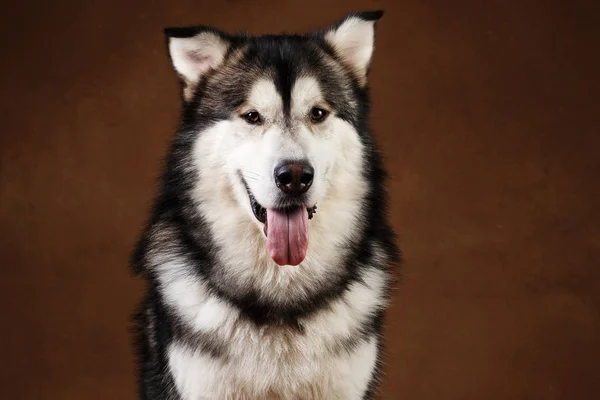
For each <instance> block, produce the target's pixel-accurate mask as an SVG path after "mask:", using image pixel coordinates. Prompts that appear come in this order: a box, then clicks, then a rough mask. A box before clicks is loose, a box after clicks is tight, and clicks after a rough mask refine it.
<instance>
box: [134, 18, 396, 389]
mask: <svg viewBox="0 0 600 400" xmlns="http://www.w3.org/2000/svg"><path fill="white" fill-rule="evenodd" d="M381 15H382V12H363V13H355V14H352V15H349V16H347V17H345V18H344V19H343V20H341V21H339V22H338V23H337V24H335V25H334V26H332V27H330V28H327V29H325V30H322V31H318V32H313V33H310V34H305V35H270V36H261V37H253V36H248V35H237V34H236V35H233V34H226V33H223V32H220V31H218V30H215V29H213V28H209V27H203V26H201V27H192V28H170V29H166V36H167V43H168V49H169V54H170V58H171V61H172V64H173V67H174V69H175V70H176V72H177V74H178V75H179V77H180V79H181V84H182V91H181V94H182V95H181V100H182V118H181V123H180V125H179V127H178V129H177V132H176V135H175V137H174V139H173V142H172V146H171V149H170V151H169V155H168V159H167V162H166V166H165V171H164V174H163V176H162V178H161V185H160V189H159V193H158V195H157V198H156V201H155V204H154V207H153V210H152V214H151V217H150V219H149V221H148V224H147V226H146V228H145V230H144V232H143V234H142V236H141V238H140V241H139V244H138V246H137V249H136V251H135V253H134V256H133V266H134V269H135V271H136V273H139V274H141V275H142V276H144V277H145V278H146V279H147V281H148V292H147V295H146V298H145V300H144V301H143V303H142V305H141V308H140V311H139V314H138V315H137V317H136V327H137V328H136V329H137V333H138V335H137V342H136V343H137V346H138V349H139V366H140V368H139V371H140V375H139V377H140V379H139V382H140V397H141V398H142V399H169V400H176V399H177V400H179V399H181V400H184V399H185V400H198V399H363V398H370V397H371V396H372V395H373V393H374V391H375V390H376V388H377V383H378V379H379V375H380V367H381V344H382V338H381V332H382V324H383V320H384V314H385V310H386V307H387V304H388V298H389V291H390V285H391V282H392V276H393V274H392V272H391V271H392V267H394V266H395V265H396V264H397V263H398V261H399V252H398V249H397V247H396V243H395V236H394V233H393V232H392V229H391V227H390V224H389V222H388V215H387V204H386V202H387V194H386V190H385V187H384V183H385V179H386V174H385V171H384V168H383V164H382V161H381V158H380V155H379V153H378V151H377V149H376V146H375V144H374V141H373V137H372V136H371V134H370V129H369V123H368V116H369V94H368V87H367V83H368V82H367V77H368V72H369V65H370V61H371V56H372V53H373V49H374V37H375V23H376V21H377V20H379V18H380V17H381ZM290 160H291V161H290ZM282 162H283V163H284V166H285V165H291V167H290V168H291V169H289V170H286V171H288V172H289V174H292V175H289V177H290V181H289V182H284V180H285V179H286V176H287V175H285V174H283V173H278V172H277V171H278V169H277V168H278V166H279V165H281V163H282ZM285 163H288V164H285ZM290 163H291V164H290ZM297 165H302V168H304V169H300V170H299V171H301V172H298V174H301V175H298V181H297V182H296V181H293V180H292V178H294V179H295V177H296V175H293V174H296V173H297V171H298V169H297V168H296V167H297ZM294 168H296V169H294ZM274 170H275V171H276V172H275V175H274V172H273V171H274ZM284 172H285V171H284ZM278 174H279V175H278ZM294 182H296V183H297V186H293V185H295V184H296V183H294ZM286 185H287V186H286ZM290 188H291V189H290ZM286 218H287V219H286ZM286 224H287V225H286ZM282 227H283V228H282ZM281 229H284V230H285V229H288V230H286V231H285V232H284V233H281V232H280V230H281ZM282 238H283V239H282ZM276 239H277V240H276ZM284 242H285V243H284ZM292 252H293V253H294V254H292Z"/></svg>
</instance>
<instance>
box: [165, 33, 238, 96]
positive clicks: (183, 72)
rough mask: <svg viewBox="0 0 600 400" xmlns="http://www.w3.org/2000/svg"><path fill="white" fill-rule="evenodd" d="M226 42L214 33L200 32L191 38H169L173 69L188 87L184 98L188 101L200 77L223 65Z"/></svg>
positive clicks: (227, 45)
mask: <svg viewBox="0 0 600 400" xmlns="http://www.w3.org/2000/svg"><path fill="white" fill-rule="evenodd" d="M228 47H229V44H228V42H226V41H225V40H224V39H222V38H221V37H220V36H218V35H217V34H215V33H212V32H202V33H199V34H198V35H196V36H194V37H191V38H170V39H169V53H170V55H171V60H172V62H173V67H174V68H175V70H176V71H177V73H178V74H179V75H180V76H181V77H182V78H183V79H184V80H185V82H186V83H187V85H188V87H187V88H186V90H185V91H184V96H185V98H186V99H189V98H190V97H191V95H192V93H193V88H194V86H195V85H196V83H197V82H198V81H199V80H200V77H201V76H202V75H203V74H205V73H206V72H208V71H209V70H211V69H215V68H217V67H218V66H219V65H221V64H222V63H223V60H224V57H225V53H226V52H227V48H228Z"/></svg>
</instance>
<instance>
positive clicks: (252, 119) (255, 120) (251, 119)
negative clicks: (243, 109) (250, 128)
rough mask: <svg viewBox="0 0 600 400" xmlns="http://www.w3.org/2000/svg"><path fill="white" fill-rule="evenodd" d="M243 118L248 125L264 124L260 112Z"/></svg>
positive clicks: (254, 112)
mask: <svg viewBox="0 0 600 400" xmlns="http://www.w3.org/2000/svg"><path fill="white" fill-rule="evenodd" d="M242 118H244V119H245V120H246V122H247V123H249V124H253V125H257V124H260V123H261V122H262V118H261V117H260V114H259V113H258V111H250V112H247V113H246V114H244V115H242Z"/></svg>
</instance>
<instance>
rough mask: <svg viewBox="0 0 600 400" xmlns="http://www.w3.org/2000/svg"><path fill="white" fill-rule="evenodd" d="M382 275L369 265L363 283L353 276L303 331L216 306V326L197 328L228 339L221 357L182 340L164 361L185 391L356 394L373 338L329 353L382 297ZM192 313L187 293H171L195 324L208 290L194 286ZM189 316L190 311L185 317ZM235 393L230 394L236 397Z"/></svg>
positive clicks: (199, 395) (197, 394)
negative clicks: (249, 318)
mask: <svg viewBox="0 0 600 400" xmlns="http://www.w3.org/2000/svg"><path fill="white" fill-rule="evenodd" d="M384 283H385V277H384V275H383V273H382V272H381V271H379V270H375V269H371V270H369V271H368V273H367V274H366V275H365V283H355V284H353V285H352V286H351V287H350V289H349V290H348V291H347V292H346V294H345V295H344V296H343V297H342V298H341V299H339V300H337V301H336V302H335V303H334V304H333V305H332V307H331V308H330V309H326V310H323V311H321V312H319V313H317V314H316V315H314V316H311V317H309V318H305V319H303V320H302V321H301V323H302V325H303V326H304V328H305V331H304V333H299V332H291V331H286V332H283V331H282V330H281V328H262V329H261V328H258V327H257V326H256V325H254V324H253V323H252V322H250V321H247V320H243V319H240V318H239V314H238V313H237V311H236V310H235V309H234V308H233V307H231V306H225V307H223V308H221V309H219V312H221V313H222V314H223V315H222V316H221V317H220V318H219V320H220V321H222V323H221V324H219V326H213V327H208V326H207V327H206V328H205V329H198V330H199V331H201V332H205V333H210V334H211V335H213V336H216V337H218V338H219V339H221V340H223V341H224V342H226V343H227V346H228V349H229V352H228V358H227V359H226V360H222V361H221V360H216V359H213V358H211V357H210V356H208V355H206V354H204V353H201V352H200V351H198V350H197V349H190V348H188V347H186V346H184V345H181V344H177V343H176V344H173V345H172V346H171V347H170V349H169V367H170V369H171V372H172V373H173V375H174V376H175V378H176V386H177V390H178V392H179V393H180V394H181V395H182V396H183V398H184V399H186V400H187V399H189V400H192V399H194V400H195V399H204V398H207V399H214V398H219V399H226V398H236V399H255V398H268V396H277V397H276V398H290V399H291V398H304V399H313V398H314V399H317V398H319V399H321V398H322V399H335V398H340V399H359V398H360V395H361V394H362V393H364V391H365V388H366V386H367V384H368V381H369V378H370V374H371V371H372V368H373V365H374V363H375V361H376V344H377V343H376V339H375V338H371V339H370V340H369V341H368V342H361V343H359V344H358V345H357V346H356V347H355V348H354V350H353V351H352V352H350V353H348V352H346V351H344V350H342V351H341V352H339V353H332V349H335V348H336V344H337V343H339V342H341V341H343V340H344V339H347V338H349V337H351V336H352V335H356V333H357V332H356V330H357V329H358V328H359V327H360V325H361V323H363V322H365V320H366V319H367V318H368V317H369V316H370V314H371V313H372V312H375V311H376V310H378V309H380V308H381V307H383V306H384V305H385V300H384V299H383V298H382V297H381V296H380V293H381V289H382V285H383V284H384ZM194 293H198V294H196V295H194V297H195V298H196V301H197V303H196V313H189V311H191V310H190V309H189V304H190V302H189V294H185V295H184V294H183V293H181V292H179V293H178V294H177V295H175V297H177V296H181V298H180V299H179V300H180V302H181V306H183V305H184V304H185V307H181V310H183V311H181V314H180V316H181V317H182V318H184V320H185V321H186V322H188V323H189V324H190V325H195V326H196V327H198V325H197V324H196V322H197V319H196V318H195V315H198V314H200V313H201V312H203V311H204V310H205V309H206V305H207V304H208V303H209V302H210V301H211V300H210V297H209V298H208V299H206V300H205V301H204V302H203V301H202V300H200V298H201V297H202V294H201V293H202V291H199V292H194ZM190 317H191V319H188V318H190ZM234 394H235V397H234Z"/></svg>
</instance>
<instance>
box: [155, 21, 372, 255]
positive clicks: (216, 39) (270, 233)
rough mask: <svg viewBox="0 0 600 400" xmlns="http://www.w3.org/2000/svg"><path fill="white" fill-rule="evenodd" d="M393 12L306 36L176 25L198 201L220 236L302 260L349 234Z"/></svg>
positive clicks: (176, 57)
mask: <svg viewBox="0 0 600 400" xmlns="http://www.w3.org/2000/svg"><path fill="white" fill-rule="evenodd" d="M381 16H382V12H364V13H355V14H352V15H349V16H347V17H346V18H344V19H343V20H341V21H340V22H338V23H337V24H336V25H334V26H333V27H331V28H329V29H326V30H324V31H319V32H314V33H310V34H306V35H270V36H261V37H252V36H247V35H232V34H226V33H223V32H220V31H218V30H215V29H212V28H208V27H193V28H169V29H167V30H166V35H167V39H168V49H169V53H170V57H171V61H172V64H173V66H174V68H175V70H176V71H177V73H178V75H179V77H180V78H181V82H182V99H183V104H184V118H183V124H182V127H181V129H180V133H179V134H180V135H181V137H183V138H185V139H182V141H183V142H185V141H187V142H188V143H189V144H190V154H191V156H189V157H188V158H187V160H186V163H185V168H186V169H187V170H188V171H194V173H195V176H194V177H193V178H192V179H193V180H194V184H193V190H192V191H191V192H192V195H191V198H192V200H193V202H194V203H195V205H196V206H197V207H198V208H199V210H200V213H201V215H202V217H203V218H204V220H206V221H208V222H209V225H210V226H211V229H212V232H211V233H212V237H214V238H215V239H216V240H217V242H218V244H220V245H223V246H228V245H226V243H232V242H233V243H235V244H236V246H237V247H235V248H231V249H230V250H231V251H234V252H235V251H237V252H239V253H240V254H242V256H245V255H243V253H244V252H250V253H252V254H255V255H257V256H256V257H258V258H261V257H263V254H266V255H267V259H268V256H270V257H271V258H272V260H273V261H274V262H275V263H277V264H279V265H298V264H301V263H302V262H303V261H304V260H305V258H310V257H312V258H313V259H316V258H318V257H320V258H321V261H326V260H325V259H324V258H323V257H325V256H324V255H322V254H319V250H320V249H321V250H323V251H322V252H321V253H323V252H324V251H325V250H327V251H329V252H330V253H331V250H334V247H335V246H336V245H343V244H345V243H347V242H348V239H349V238H350V237H351V236H352V231H353V230H355V229H357V224H358V221H359V219H360V217H361V213H363V210H362V205H363V203H364V198H365V197H366V194H367V190H368V184H367V173H368V171H366V168H367V167H366V162H365V150H364V149H365V143H366V142H365V140H368V139H365V137H364V136H366V135H367V127H366V124H367V122H366V119H367V115H366V114H367V112H368V110H367V88H366V84H367V75H368V70H369V65H370V61H371V56H372V53H373V48H374V35H375V26H374V25H375V23H376V21H377V20H379V18H380V17H381ZM174 151H177V150H176V149H175V150H174ZM317 207H318V214H317V215H313V214H314V213H315V212H316V209H317ZM313 216H314V218H313ZM333 253H335V250H334V251H333ZM240 254H238V255H237V257H238V258H239V257H242V256H241V255H240ZM311 254H312V255H311ZM227 257H232V260H233V257H235V255H231V254H229V253H228V255H227ZM238 261H239V260H238ZM270 262H272V261H270Z"/></svg>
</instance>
